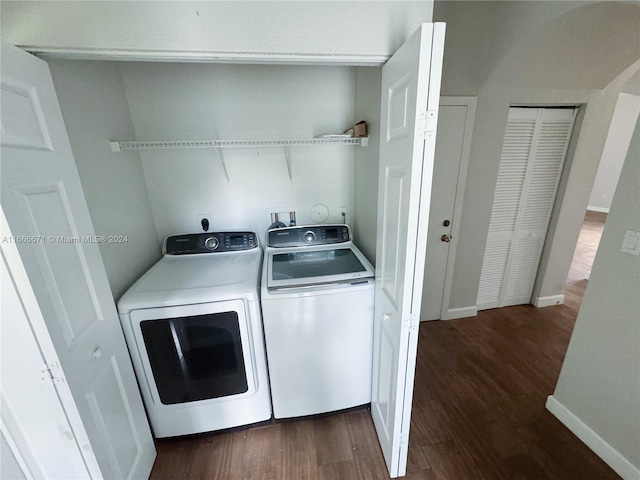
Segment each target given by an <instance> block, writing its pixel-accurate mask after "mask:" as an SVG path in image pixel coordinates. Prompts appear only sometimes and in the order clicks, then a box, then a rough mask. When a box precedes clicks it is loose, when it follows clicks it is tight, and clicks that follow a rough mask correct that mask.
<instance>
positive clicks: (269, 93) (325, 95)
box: [121, 62, 368, 238]
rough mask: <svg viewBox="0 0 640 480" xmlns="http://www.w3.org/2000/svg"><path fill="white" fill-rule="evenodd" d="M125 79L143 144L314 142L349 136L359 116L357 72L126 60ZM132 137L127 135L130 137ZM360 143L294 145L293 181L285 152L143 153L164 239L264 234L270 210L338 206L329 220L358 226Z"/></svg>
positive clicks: (303, 218) (304, 219)
mask: <svg viewBox="0 0 640 480" xmlns="http://www.w3.org/2000/svg"><path fill="white" fill-rule="evenodd" d="M121 70H122V75H123V81H124V85H125V89H126V93H127V99H128V101H129V108H130V111H131V118H132V121H133V127H134V130H135V138H137V139H138V140H198V139H218V138H220V139H250V138H257V139H270V138H311V137H314V136H316V135H319V134H323V133H331V132H333V133H336V132H337V133H341V132H343V131H344V130H345V129H346V128H348V127H349V126H351V125H353V123H354V122H355V121H357V120H358V119H357V118H355V116H354V98H355V97H354V87H355V76H354V69H353V68H350V67H317V66H273V65H212V64H167V63H156V64H154V63H131V62H127V63H123V64H121ZM128 139H129V138H122V140H128ZM354 148H368V147H353V146H335V145H333V146H331V145H329V146H313V147H292V148H291V163H292V165H291V166H292V179H291V180H289V176H288V172H287V165H286V161H285V151H284V149H283V148H259V149H256V148H242V149H237V148H231V149H222V150H221V151H222V154H223V156H224V160H225V163H226V169H227V172H228V175H229V182H227V180H226V178H225V175H224V171H223V169H222V167H221V165H220V162H219V160H218V158H217V156H216V152H215V150H213V149H181V150H147V151H140V156H141V158H142V162H143V168H144V173H145V177H146V183H147V186H148V190H149V197H150V200H151V206H152V209H153V215H154V218H155V222H156V226H157V231H158V236H159V237H160V238H164V236H166V235H169V234H175V233H186V232H195V231H200V227H199V223H198V220H197V216H198V215H199V214H212V218H210V223H211V228H210V229H211V230H226V229H251V230H255V231H256V232H258V233H259V234H260V235H262V234H263V233H264V232H265V231H266V229H267V228H268V226H269V224H270V220H269V215H268V212H269V211H271V210H273V211H282V210H283V209H284V210H288V209H289V208H288V207H297V211H298V217H297V220H298V224H307V223H313V221H312V220H311V217H310V210H311V207H312V206H313V205H315V204H318V203H322V204H324V205H326V206H327V207H328V208H329V211H330V217H329V219H328V222H341V221H342V219H341V217H340V216H339V215H338V210H337V208H338V207H340V206H347V208H348V212H349V213H348V215H347V222H348V223H349V222H350V221H352V220H353V205H354V202H353V182H354V173H353V168H354V167H353V159H354Z"/></svg>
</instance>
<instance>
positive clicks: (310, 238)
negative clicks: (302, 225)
mask: <svg viewBox="0 0 640 480" xmlns="http://www.w3.org/2000/svg"><path fill="white" fill-rule="evenodd" d="M303 238H304V241H305V242H307V243H313V242H314V241H315V239H316V234H315V233H313V232H312V231H311V230H309V231H308V232H305V234H304V236H303Z"/></svg>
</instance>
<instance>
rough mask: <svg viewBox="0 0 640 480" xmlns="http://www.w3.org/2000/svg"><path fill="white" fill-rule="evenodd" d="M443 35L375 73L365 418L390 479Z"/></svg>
mask: <svg viewBox="0 0 640 480" xmlns="http://www.w3.org/2000/svg"><path fill="white" fill-rule="evenodd" d="M444 31H445V26H444V24H442V23H436V24H423V25H422V26H421V27H420V28H419V29H418V30H417V31H416V32H415V33H414V34H413V35H412V36H411V37H410V38H409V39H408V40H407V41H406V42H405V43H404V45H403V46H402V47H400V49H399V50H398V51H397V52H396V53H395V54H394V55H393V56H392V57H391V59H389V61H388V62H387V63H386V64H385V66H384V67H383V68H382V111H381V119H380V129H381V131H380V173H379V183H378V192H379V193H378V230H377V252H376V258H377V261H376V290H375V314H374V345H373V358H374V361H373V364H374V365H373V379H372V400H371V415H372V417H373V421H374V424H375V427H376V430H377V433H378V438H379V439H380V445H381V447H382V452H383V454H384V457H385V461H386V462H387V467H388V468H389V474H390V476H391V477H392V478H395V477H398V476H403V475H404V474H405V472H406V466H407V448H408V443H409V423H410V419H411V400H412V398H413V379H414V374H415V363H416V353H417V347H418V324H419V315H420V305H421V298H422V282H423V276H424V262H425V251H426V245H427V230H428V221H429V203H430V198H431V180H432V175H433V164H434V155H435V140H436V124H437V119H438V103H439V96H440V77H441V74H442V58H443V54H444Z"/></svg>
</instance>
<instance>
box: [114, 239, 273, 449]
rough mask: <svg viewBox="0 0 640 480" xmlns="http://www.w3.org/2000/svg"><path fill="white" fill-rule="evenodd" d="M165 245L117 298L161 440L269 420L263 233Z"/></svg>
mask: <svg viewBox="0 0 640 480" xmlns="http://www.w3.org/2000/svg"><path fill="white" fill-rule="evenodd" d="M163 250H164V256H163V258H162V259H161V260H160V261H159V262H158V263H156V264H155V265H154V266H153V267H152V268H151V269H150V270H149V271H148V272H147V273H146V274H145V275H143V276H142V277H141V278H140V279H139V280H138V281H137V282H136V283H135V284H134V285H133V286H132V287H131V288H130V289H129V290H128V291H127V293H125V294H124V295H123V297H122V298H121V299H120V301H119V302H118V311H119V314H120V321H121V323H122V328H123V330H124V334H125V338H126V340H127V345H128V347H129V353H130V355H131V359H132V361H133V366H134V368H135V372H136V376H137V379H138V384H139V386H140V390H141V391H142V396H143V399H144V403H145V406H146V408H147V412H148V415H149V419H150V422H151V426H152V428H153V432H154V434H155V436H156V437H158V438H161V437H171V436H177V435H186V434H192V433H198V432H207V431H213V430H220V429H224V428H229V427H235V426H239V425H247V424H251V423H255V422H260V421H263V420H269V419H270V418H271V403H270V396H269V383H268V376H267V365H266V358H265V350H264V338H263V331H262V320H261V311H260V297H259V279H260V270H261V264H262V249H261V247H260V245H259V244H258V237H257V235H256V234H255V233H254V232H218V233H205V234H189V235H175V236H170V237H167V238H166V239H165V243H164V249H163Z"/></svg>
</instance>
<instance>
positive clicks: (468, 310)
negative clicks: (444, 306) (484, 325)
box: [443, 305, 478, 320]
mask: <svg viewBox="0 0 640 480" xmlns="http://www.w3.org/2000/svg"><path fill="white" fill-rule="evenodd" d="M477 315H478V307H477V306H475V305H473V306H472V307H462V308H450V309H449V310H447V318H443V320H454V319H456V318H467V317H475V316H477Z"/></svg>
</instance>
